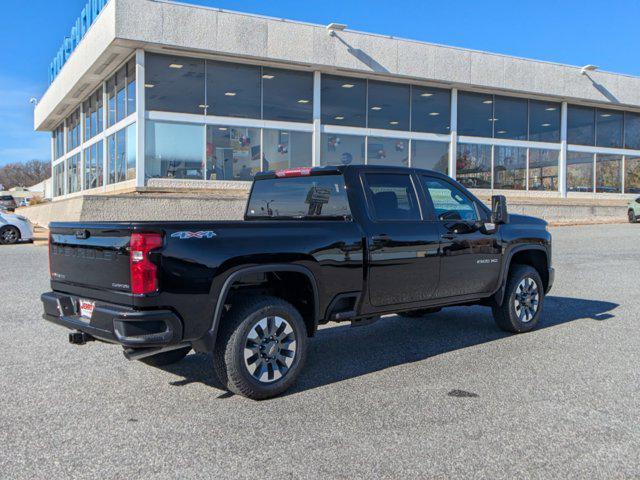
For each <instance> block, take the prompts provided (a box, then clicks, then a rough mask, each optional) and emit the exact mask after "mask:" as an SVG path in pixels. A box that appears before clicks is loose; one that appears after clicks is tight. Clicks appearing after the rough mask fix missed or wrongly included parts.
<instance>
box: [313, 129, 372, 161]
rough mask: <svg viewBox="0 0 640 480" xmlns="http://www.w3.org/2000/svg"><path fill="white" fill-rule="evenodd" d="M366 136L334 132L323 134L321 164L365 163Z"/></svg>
mask: <svg viewBox="0 0 640 480" xmlns="http://www.w3.org/2000/svg"><path fill="white" fill-rule="evenodd" d="M364 141H365V137H360V136H357V135H342V134H334V133H323V134H322V151H321V158H320V164H321V165H352V164H353V165H357V164H363V163H364Z"/></svg>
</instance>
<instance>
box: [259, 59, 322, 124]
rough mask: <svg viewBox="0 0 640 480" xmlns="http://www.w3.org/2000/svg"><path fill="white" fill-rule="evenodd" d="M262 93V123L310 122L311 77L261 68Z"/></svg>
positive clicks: (308, 74) (307, 73)
mask: <svg viewBox="0 0 640 480" xmlns="http://www.w3.org/2000/svg"><path fill="white" fill-rule="evenodd" d="M262 92H263V93H262V95H263V98H264V104H263V118H264V119H265V120H279V121H282V122H306V123H310V122H311V121H312V120H313V73H311V72H297V71H293V70H282V69H279V68H267V67H264V68H263V69H262Z"/></svg>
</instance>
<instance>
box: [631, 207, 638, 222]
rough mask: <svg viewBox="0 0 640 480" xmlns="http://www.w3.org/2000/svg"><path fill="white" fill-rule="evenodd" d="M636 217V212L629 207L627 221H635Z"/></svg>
mask: <svg viewBox="0 0 640 480" xmlns="http://www.w3.org/2000/svg"><path fill="white" fill-rule="evenodd" d="M637 221H638V217H636V212H635V211H634V210H632V209H629V223H637Z"/></svg>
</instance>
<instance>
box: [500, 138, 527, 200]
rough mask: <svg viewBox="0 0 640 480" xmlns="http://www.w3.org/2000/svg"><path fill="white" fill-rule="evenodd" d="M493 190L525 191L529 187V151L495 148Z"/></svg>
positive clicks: (515, 148) (518, 148) (514, 148)
mask: <svg viewBox="0 0 640 480" xmlns="http://www.w3.org/2000/svg"><path fill="white" fill-rule="evenodd" d="M493 155H494V167H493V171H494V173H493V174H494V180H493V188H501V189H506V190H524V189H525V188H526V185H527V149H526V148H520V147H501V146H495V147H494V153H493Z"/></svg>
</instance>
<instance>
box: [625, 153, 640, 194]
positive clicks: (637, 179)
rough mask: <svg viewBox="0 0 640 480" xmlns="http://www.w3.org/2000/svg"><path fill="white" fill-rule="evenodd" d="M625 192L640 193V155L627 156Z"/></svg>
mask: <svg viewBox="0 0 640 480" xmlns="http://www.w3.org/2000/svg"><path fill="white" fill-rule="evenodd" d="M624 161H625V169H626V172H625V177H624V191H625V193H640V157H631V156H627V157H625V160H624Z"/></svg>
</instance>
